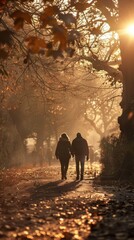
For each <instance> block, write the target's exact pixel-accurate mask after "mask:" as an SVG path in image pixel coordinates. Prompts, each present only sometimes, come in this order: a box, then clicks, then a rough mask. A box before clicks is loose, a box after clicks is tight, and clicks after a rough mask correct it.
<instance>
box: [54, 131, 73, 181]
mask: <svg viewBox="0 0 134 240" xmlns="http://www.w3.org/2000/svg"><path fill="white" fill-rule="evenodd" d="M55 156H56V158H57V159H59V161H60V164H61V179H62V180H63V179H67V170H68V165H69V159H70V158H71V143H70V141H69V138H68V136H67V134H66V133H62V134H61V137H60V139H59V141H58V143H57V146H56V150H55Z"/></svg>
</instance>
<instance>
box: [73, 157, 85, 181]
mask: <svg viewBox="0 0 134 240" xmlns="http://www.w3.org/2000/svg"><path fill="white" fill-rule="evenodd" d="M75 162H76V175H77V179H79V177H80V175H81V179H83V177H84V166H85V156H75ZM80 168H81V169H80Z"/></svg>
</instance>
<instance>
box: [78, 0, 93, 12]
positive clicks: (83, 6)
mask: <svg viewBox="0 0 134 240" xmlns="http://www.w3.org/2000/svg"><path fill="white" fill-rule="evenodd" d="M74 6H75V8H76V10H78V11H79V12H83V11H85V10H86V9H87V8H88V7H90V4H89V3H86V2H85V3H80V2H77V3H75V5H74Z"/></svg>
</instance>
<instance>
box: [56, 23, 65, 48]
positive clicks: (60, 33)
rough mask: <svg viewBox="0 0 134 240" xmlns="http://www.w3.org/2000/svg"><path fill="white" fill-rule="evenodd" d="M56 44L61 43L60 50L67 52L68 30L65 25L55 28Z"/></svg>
mask: <svg viewBox="0 0 134 240" xmlns="http://www.w3.org/2000/svg"><path fill="white" fill-rule="evenodd" d="M53 40H54V44H55V43H57V42H60V45H59V49H62V50H65V48H66V45H67V29H66V28H65V27H64V26H63V25H58V26H56V27H54V28H53Z"/></svg>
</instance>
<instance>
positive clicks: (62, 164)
mask: <svg viewBox="0 0 134 240" xmlns="http://www.w3.org/2000/svg"><path fill="white" fill-rule="evenodd" d="M60 164H61V179H62V180H63V179H64V162H63V161H61V160H60Z"/></svg>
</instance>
